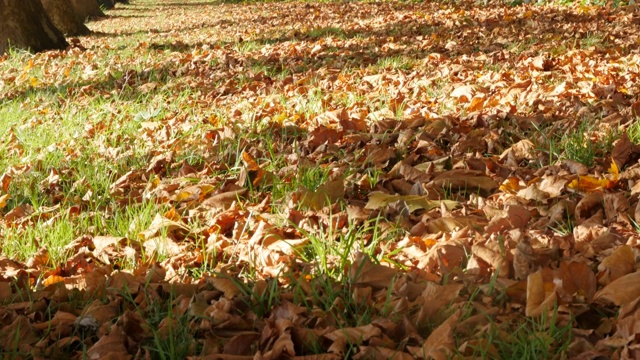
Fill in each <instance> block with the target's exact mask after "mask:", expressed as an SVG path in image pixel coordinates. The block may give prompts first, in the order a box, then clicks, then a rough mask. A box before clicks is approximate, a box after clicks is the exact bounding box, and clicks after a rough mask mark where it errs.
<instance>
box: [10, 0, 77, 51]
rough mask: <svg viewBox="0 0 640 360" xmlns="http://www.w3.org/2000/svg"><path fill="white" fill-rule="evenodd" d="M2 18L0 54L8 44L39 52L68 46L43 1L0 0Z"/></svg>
mask: <svg viewBox="0 0 640 360" xmlns="http://www.w3.org/2000/svg"><path fill="white" fill-rule="evenodd" d="M0 19H2V21H0V54H3V53H5V52H6V51H7V50H8V49H9V47H16V48H22V49H31V51H36V52H38V51H42V50H49V49H60V50H62V49H64V48H66V47H67V46H69V44H68V43H67V41H66V40H65V39H64V36H62V33H60V30H58V29H57V28H56V27H55V26H54V25H53V23H52V22H51V20H50V19H49V17H48V16H47V14H46V13H45V11H44V8H43V7H42V3H40V0H0Z"/></svg>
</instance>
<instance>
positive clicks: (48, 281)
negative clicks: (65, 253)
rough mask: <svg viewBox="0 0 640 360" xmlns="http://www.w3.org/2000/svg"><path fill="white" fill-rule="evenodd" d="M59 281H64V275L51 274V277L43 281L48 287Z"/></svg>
mask: <svg viewBox="0 0 640 360" xmlns="http://www.w3.org/2000/svg"><path fill="white" fill-rule="evenodd" d="M59 282H64V278H63V277H62V276H59V275H50V276H49V277H47V278H46V279H45V280H44V281H43V282H42V285H43V286H45V287H47V286H49V285H52V284H57V283H59Z"/></svg>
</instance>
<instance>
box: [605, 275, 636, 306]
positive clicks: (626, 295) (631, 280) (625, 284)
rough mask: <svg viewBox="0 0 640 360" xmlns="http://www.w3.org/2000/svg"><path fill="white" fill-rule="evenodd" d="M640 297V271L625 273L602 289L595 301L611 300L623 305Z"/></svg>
mask: <svg viewBox="0 0 640 360" xmlns="http://www.w3.org/2000/svg"><path fill="white" fill-rule="evenodd" d="M638 297H640V272H638V271H636V272H633V273H631V274H627V275H624V276H622V277H619V278H617V279H616V280H614V281H612V282H611V283H609V284H608V285H607V286H605V287H604V288H602V289H600V291H598V292H597V293H596V295H595V297H594V300H595V301H604V302H611V303H614V304H615V305H618V306H623V305H625V304H628V303H629V302H631V301H633V300H635V299H637V298H638Z"/></svg>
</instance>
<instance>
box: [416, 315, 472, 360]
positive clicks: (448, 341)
mask: <svg viewBox="0 0 640 360" xmlns="http://www.w3.org/2000/svg"><path fill="white" fill-rule="evenodd" d="M461 314H462V311H461V310H458V311H456V312H454V313H453V314H452V315H451V316H449V318H448V319H447V320H446V321H445V322H443V323H442V324H440V326H438V327H437V328H435V329H434V330H433V331H432V332H431V334H430V335H429V337H428V338H427V340H426V341H425V342H424V345H422V347H420V348H418V347H409V348H408V349H409V352H411V355H413V356H414V357H415V358H417V359H434V360H444V359H449V358H450V357H451V355H452V353H453V351H454V349H455V340H454V338H453V336H454V330H455V327H456V325H457V324H458V320H459V319H460V316H461Z"/></svg>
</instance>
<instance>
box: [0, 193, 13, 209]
mask: <svg viewBox="0 0 640 360" xmlns="http://www.w3.org/2000/svg"><path fill="white" fill-rule="evenodd" d="M9 199H11V195H10V194H4V195H2V196H0V209H2V208H4V207H5V206H7V200H9Z"/></svg>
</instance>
